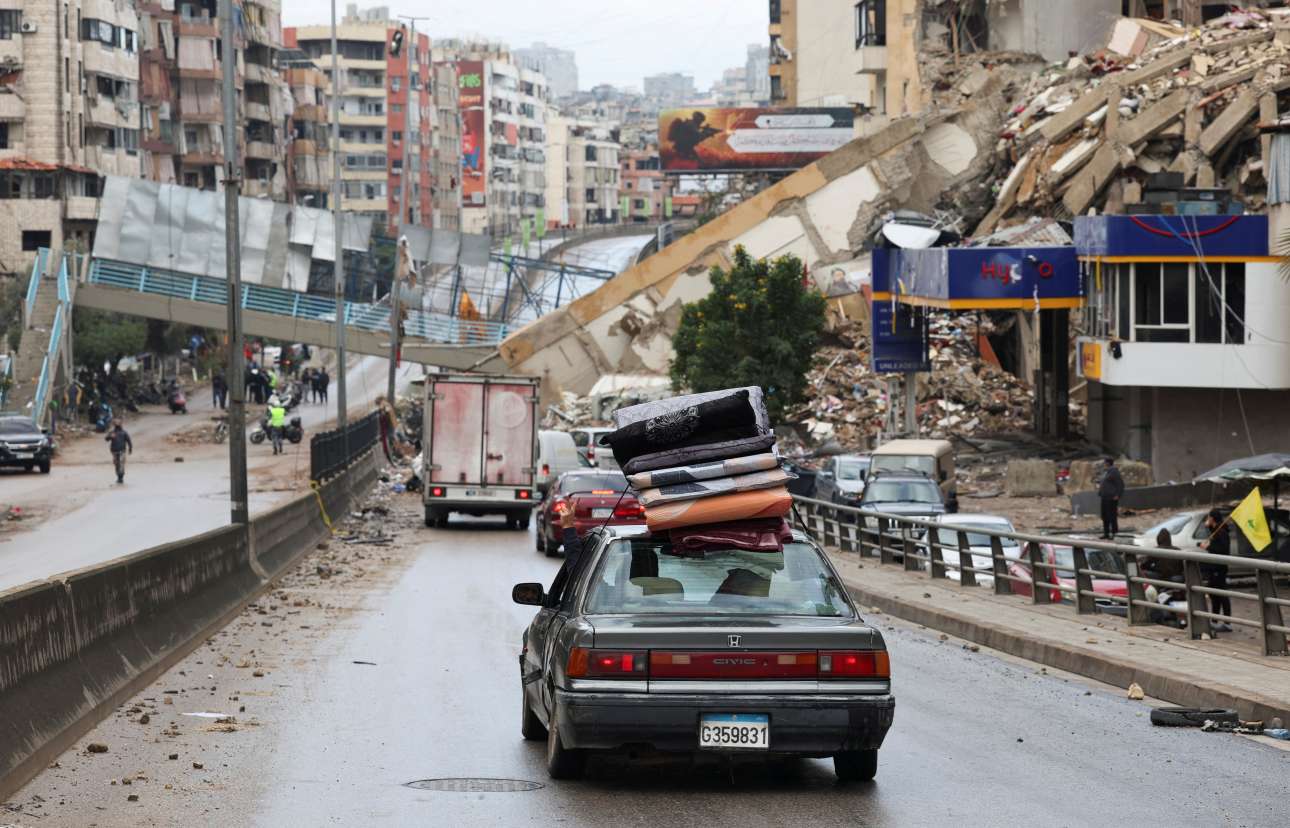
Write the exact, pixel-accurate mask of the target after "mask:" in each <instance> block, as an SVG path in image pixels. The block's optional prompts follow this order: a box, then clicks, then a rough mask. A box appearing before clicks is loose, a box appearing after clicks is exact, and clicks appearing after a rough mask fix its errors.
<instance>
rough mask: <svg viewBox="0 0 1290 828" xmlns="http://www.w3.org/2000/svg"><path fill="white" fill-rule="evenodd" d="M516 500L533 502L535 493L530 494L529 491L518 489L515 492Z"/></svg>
mask: <svg viewBox="0 0 1290 828" xmlns="http://www.w3.org/2000/svg"><path fill="white" fill-rule="evenodd" d="M515 499H516V500H532V499H533V493H532V492H530V491H529V490H528V489H516V490H515Z"/></svg>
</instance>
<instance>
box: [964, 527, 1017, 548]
mask: <svg viewBox="0 0 1290 828" xmlns="http://www.w3.org/2000/svg"><path fill="white" fill-rule="evenodd" d="M990 528H991V529H995V530H997V531H999V532H1011V531H1012V527H1011V526H1003V525H999V526H991V527H990ZM967 542H968V546H989V545H990V536H989V535H978V534H977V533H976V532H968V533H967ZM999 545H1000V546H1002V547H1003V548H1004V549H1009V548H1012V547H1014V546H1016V545H1017V539H1016V538H999Z"/></svg>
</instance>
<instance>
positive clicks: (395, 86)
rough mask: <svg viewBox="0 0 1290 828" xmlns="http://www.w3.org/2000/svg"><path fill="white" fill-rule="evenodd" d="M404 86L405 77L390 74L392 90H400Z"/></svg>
mask: <svg viewBox="0 0 1290 828" xmlns="http://www.w3.org/2000/svg"><path fill="white" fill-rule="evenodd" d="M402 88H403V78H401V77H399V76H398V75H391V76H390V91H391V92H398V91H399V90H400V89H402Z"/></svg>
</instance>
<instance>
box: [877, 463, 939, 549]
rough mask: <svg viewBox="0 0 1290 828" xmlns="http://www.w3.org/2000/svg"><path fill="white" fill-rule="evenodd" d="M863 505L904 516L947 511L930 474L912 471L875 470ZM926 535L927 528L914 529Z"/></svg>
mask: <svg viewBox="0 0 1290 828" xmlns="http://www.w3.org/2000/svg"><path fill="white" fill-rule="evenodd" d="M860 508H862V509H868V510H872V511H874V512H885V513H887V514H891V515H899V516H901V517H917V518H926V519H929V520H930V519H936V518H938V517H939V516H940V515H943V514H945V502H944V501H943V500H941V490H940V488H939V487H938V486H937V485H936V484H935V483H933V482H932V481H931V479H930V478H928V477H926V476H924V475H921V474H916V473H910V472H890V473H886V472H884V473H881V474H878V473H875V474H871V475H870V477H869V482H868V484H867V485H866V486H865V488H864V494H863V495H861V497H860ZM913 534H914V536H915V537H922V536H923V535H924V534H926V530H924V529H922V528H918V529H915V530H913Z"/></svg>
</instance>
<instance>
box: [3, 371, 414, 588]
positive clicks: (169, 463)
mask: <svg viewBox="0 0 1290 828" xmlns="http://www.w3.org/2000/svg"><path fill="white" fill-rule="evenodd" d="M388 366H389V362H388V361H387V360H385V359H381V358H379V357H362V358H361V359H358V360H356V361H355V363H354V364H353V365H352V366H351V368H350V370H349V372H348V378H347V382H346V385H347V386H348V388H349V401H348V402H349V407H350V409H351V411H353V412H355V413H357V412H360V411H366V410H369V409H370V408H371V406H372V404H373V401H374V400H375V399H376V397H378V396H380V395H383V394H384V393H385V390H386V388H387V377H388V371H389V368H388ZM332 373H333V375H334V373H335V371H334V369H333V370H332ZM420 375H421V368H420V366H419V365H414V364H412V363H405V364H404V365H403V367H402V368H401V369H400V373H399V387H400V388H402V389H405V390H406V388H407V384H408V382H409V381H410V380H412V379H413V378H415V377H419V376H420ZM331 400H332V402H331V405H330V406H323V405H313V404H310V403H308V402H305V403H302V404H301V406H300V408H299V409H297V412H293V414H295V413H298V414H299V416H300V418H301V420H302V422H303V425H304V427H305V440H304V441H302V442H301V443H299V444H298V445H294V446H293V445H290V444H287V445H286V449H287V453H286V454H285V455H283V456H280V457H277V458H274V457H273V455H272V451H271V447H270V445H269V444H268V443H267V442H266V443H264V444H262V445H259V446H255V445H251V444H250V443H249V442H248V444H247V458H248V467H249V473H248V476H249V478H250V480H249V483H250V488H251V493H250V505H251V511H252V513H253V514H254V513H255V512H257V511H260V510H263V509H266V508H269V507H271V506H273V505H275V504H276V503H278V502H280V501H282V500H284V499H286V498H289V497H291V496H294V495H295V494H297V492H294V491H292V490H290V489H288V488H286V487H284V486H282V481H281V478H282V477H283V474H281V473H279V472H282V471H285V470H286V469H287V467H290V469H291V470H292V471H296V470H303V471H304V472H305V473H307V472H308V469H309V434H310V433H313V432H316V431H317V430H319V429H320V428H321V427H322V426H324V424H327V423H330V422H333V421H334V420H335V415H336V405H335V400H336V384H335V382H333V383H332V387H331ZM259 410H260V409H259V407H257V406H254V405H252V406H249V407H248V420H251V419H254V418H255V417H258V415H259ZM161 411H162V409H160V408H157V409H152V412H153V413H147V414H143V415H140V416H137V417H131V418H130V419H129V420H128V421H127V423H126V427H127V429H128V430H129V431H130V433H131V439H132V440H133V441H134V447H135V449H134V454H132V455H131V456H130V457H129V459H128V461H127V465H126V483H125V485H124V486H117V485H116V480H115V477H114V475H113V474H112V464H111V457H110V455H109V454H108V452H107V449H106V448H105V447H104V445H103V443H102V440H101V439H96V438H95V437H94V436H93V435H91V436H90V437H89V438H88V439H86V440H83V441H77V442H75V443H72V444H69V446H68V450H67V452H66V453H65V456H60V457H58V458H55V461H54V468H53V471H52V472H51V473H50V474H48V475H36V474H26V473H23V472H20V471H7V470H6V471H5V472H4V473H3V474H0V503H3V504H4V505H5V506H6V507H9V506H13V505H18V506H19V508H21V509H23V510H24V512H29V513H32V515H33V518H32V519H33V521H34V520H41V522H40V523H39V525H37V526H36V527H35V528H33V529H30V530H25V529H22V528H19V529H18V530H17V531H14V532H10V533H6V534H4V535H0V590H5V589H8V588H10V587H14V586H18V585H20V584H25V583H27V582H29V581H33V580H37V579H40V578H46V577H49V576H51V575H57V574H60V573H63V572H67V571H70V570H73V569H79V568H81V567H85V566H90V565H92V564H98V563H102V562H104V561H108V560H112V559H114V558H119V557H122V556H124V555H129V554H131V553H134V552H138V551H139V550H141V549H147V548H149V547H151V546H156V545H159V544H163V543H168V542H170V541H175V540H179V539H181V538H186V537H190V536H192V535H196V534H199V533H201V532H205V531H207V530H210V529H214V528H217V527H219V526H224V525H227V523H228V519H229V506H228V475H229V469H228V448H227V446H217V445H213V444H209V445H195V446H181V445H177V444H175V443H173V442H170V441H168V440H167V439H166V436H167V435H169V434H171V433H173V432H175V431H178V430H179V429H182V428H186V427H189V426H192V425H194V424H195V423H199V422H203V421H206V418H208V417H210V416H211V414H212V410H211V397H210V391H209V388H206V387H203V388H202V389H200V390H198V391H196V392H195V393H194V394H193V395H192V397H191V398H190V399H189V412H190V413H189V415H188V416H187V417H185V416H182V415H171V414H168V413H160V412H161ZM176 458H182V459H183V462H176Z"/></svg>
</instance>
